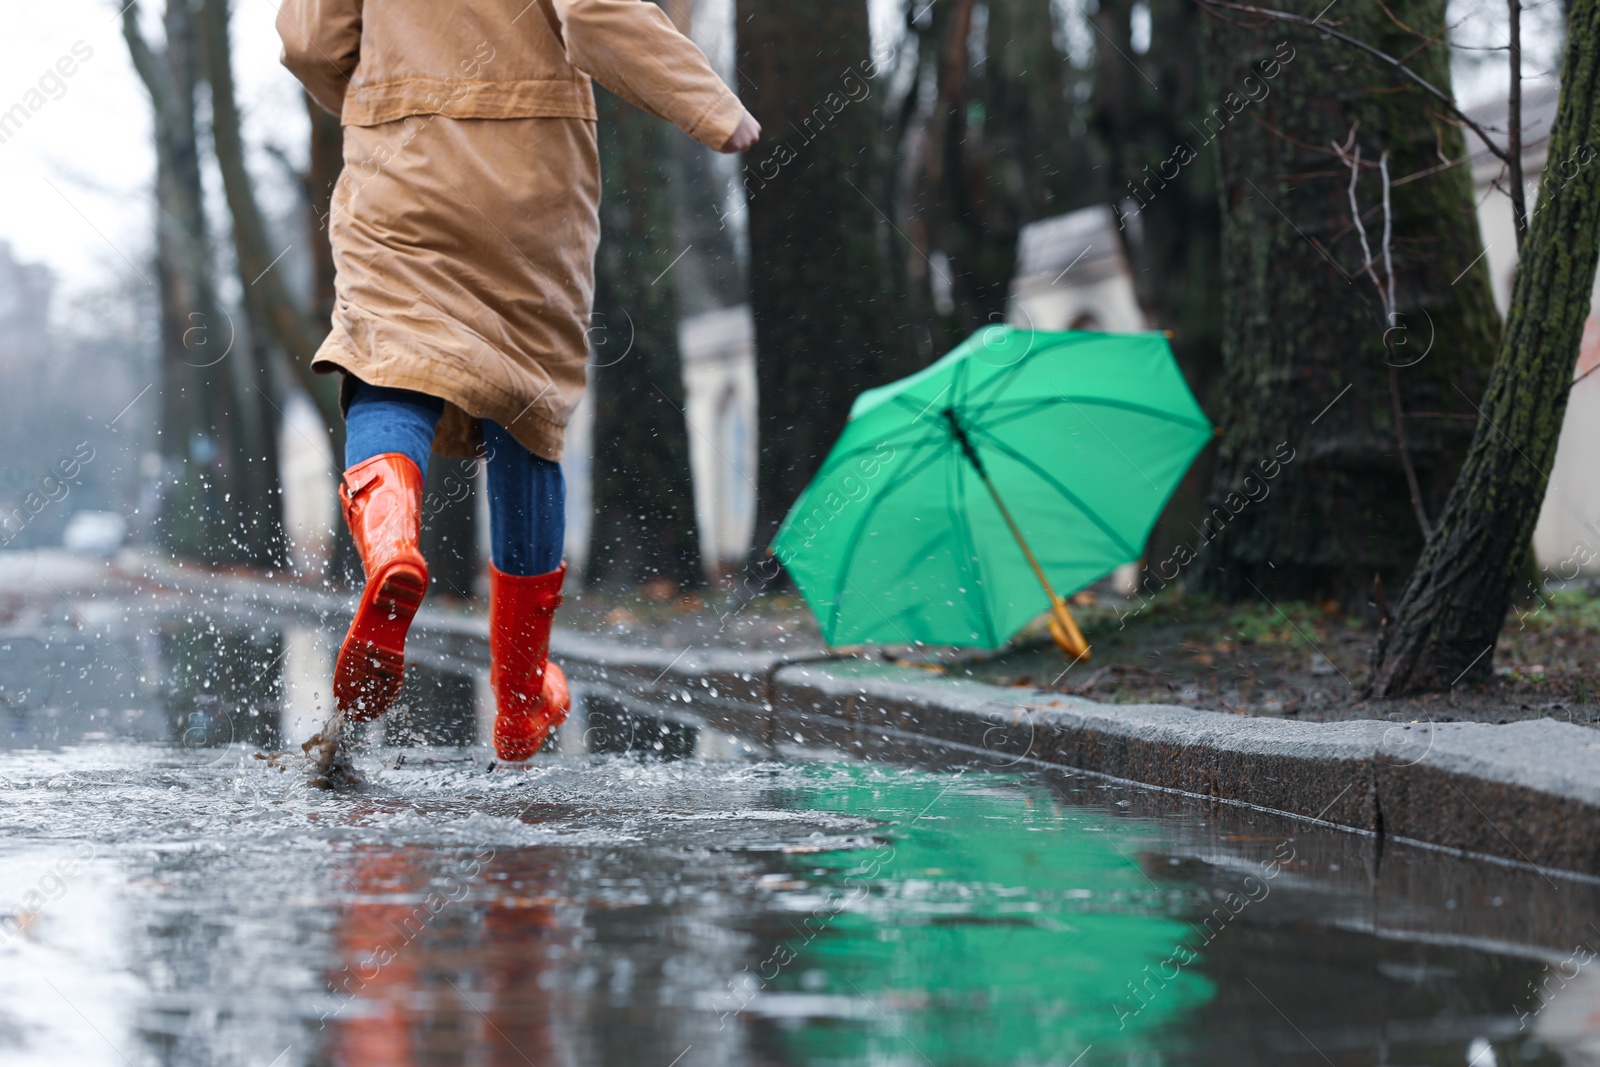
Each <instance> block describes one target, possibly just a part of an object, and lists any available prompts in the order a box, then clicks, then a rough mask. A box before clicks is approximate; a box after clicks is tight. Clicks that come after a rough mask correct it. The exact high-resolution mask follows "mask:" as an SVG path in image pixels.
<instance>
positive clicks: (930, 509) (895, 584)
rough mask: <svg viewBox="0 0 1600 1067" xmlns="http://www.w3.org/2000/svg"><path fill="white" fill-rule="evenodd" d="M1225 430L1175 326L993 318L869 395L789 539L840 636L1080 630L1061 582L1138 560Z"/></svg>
mask: <svg viewBox="0 0 1600 1067" xmlns="http://www.w3.org/2000/svg"><path fill="white" fill-rule="evenodd" d="M1210 436H1211V425H1210V423H1209V422H1207V421H1206V417H1205V415H1204V413H1203V412H1201V410H1200V407H1199V405H1198V404H1196V403H1195V399H1194V396H1193V394H1191V393H1190V392H1189V387H1188V386H1187V385H1185V384H1184V380H1183V376H1182V375H1181V374H1180V373H1179V372H1178V367H1177V364H1176V362H1175V361H1174V360H1173V358H1172V350H1171V348H1169V347H1168V345H1167V340H1166V338H1165V337H1164V336H1163V335H1161V334H1159V333H1137V334H1109V333H1085V332H1071V333H1040V332H1035V331H1028V330H1015V329H1011V328H1010V327H998V326H997V327H990V328H987V329H984V330H980V331H979V332H977V333H976V334H974V335H972V336H971V337H969V338H967V340H965V341H964V342H962V343H961V345H960V346H959V347H957V348H956V349H955V350H954V351H953V352H951V353H950V354H948V355H947V356H945V357H944V358H943V359H941V360H939V361H938V362H937V363H934V364H933V365H932V366H930V367H927V368H925V369H923V370H921V371H919V372H918V373H916V374H913V375H911V376H910V377H909V378H903V379H901V380H900V381H898V382H893V383H891V384H889V385H886V386H883V387H881V388H878V389H870V390H868V391H867V392H865V393H862V394H861V395H860V396H859V397H857V398H856V402H855V404H854V406H853V407H852V408H851V410H850V421H849V423H848V424H847V425H846V426H845V429H844V433H843V434H841V435H840V437H839V440H838V441H837V442H836V443H835V444H834V446H833V451H832V452H830V453H829V454H828V458H827V460H826V461H825V462H824V463H823V465H822V469H821V470H820V471H819V472H818V474H817V476H816V478H815V479H814V480H813V481H812V483H811V484H810V485H809V486H808V487H807V488H806V491H805V492H804V493H802V494H801V496H800V499H799V500H798V501H796V502H795V505H794V508H793V510H791V511H790V512H789V516H788V518H786V519H785V520H784V523H783V527H782V529H780V530H779V531H778V536H777V538H776V540H774V541H773V544H772V550H773V552H774V553H775V554H776V555H777V557H778V558H779V559H780V560H781V561H782V562H783V565H784V567H785V568H787V569H788V571H789V573H790V574H791V575H792V576H793V577H794V580H795V583H796V584H797V585H798V586H799V587H800V591H801V593H802V594H803V595H804V596H805V598H806V602H807V603H808V604H809V605H810V606H811V610H812V611H813V612H814V613H815V614H816V616H817V621H818V623H819V625H820V626H821V629H822V635H823V637H824V638H825V639H826V640H827V642H828V643H829V644H830V645H835V646H837V645H848V644H867V643H887V644H899V643H911V642H916V641H920V642H924V643H927V644H941V645H979V646H982V647H985V648H998V647H999V646H1001V645H1002V644H1004V643H1005V642H1006V641H1007V640H1009V639H1010V638H1011V637H1012V636H1013V635H1014V634H1015V633H1016V632H1017V631H1018V630H1020V629H1021V628H1022V627H1023V626H1024V625H1026V624H1027V623H1028V621H1029V620H1030V619H1032V618H1034V617H1035V616H1037V615H1038V614H1039V613H1040V612H1041V611H1044V610H1053V611H1054V618H1053V620H1052V629H1053V630H1058V631H1059V630H1065V629H1067V628H1069V627H1070V628H1071V631H1072V632H1075V630H1076V628H1075V627H1071V620H1070V616H1067V615H1066V611H1065V607H1064V606H1063V605H1061V601H1060V598H1059V597H1058V596H1056V594H1055V590H1058V589H1059V590H1063V591H1065V592H1066V593H1068V594H1070V593H1072V592H1076V591H1077V590H1079V589H1082V588H1083V587H1084V586H1086V585H1089V584H1090V583H1092V582H1094V581H1096V580H1097V579H1099V578H1101V577H1103V576H1104V575H1106V574H1108V573H1110V571H1111V570H1113V569H1114V568H1115V567H1117V566H1118V565H1119V564H1122V563H1127V562H1129V561H1131V560H1135V559H1138V558H1139V556H1140V555H1141V553H1142V551H1143V548H1144V543H1145V539H1146V538H1147V537H1148V536H1149V534H1150V527H1151V526H1152V525H1153V524H1154V523H1155V520H1156V517H1157V516H1158V515H1159V514H1160V513H1161V509H1162V507H1163V506H1164V505H1165V504H1166V502H1167V498H1168V497H1170V496H1171V495H1172V491H1173V490H1174V489H1175V488H1176V487H1177V485H1178V481H1179V479H1181V478H1182V477H1183V473H1184V471H1186V470H1187V469H1188V467H1189V464H1190V463H1191V462H1192V461H1193V460H1194V457H1195V456H1196V455H1197V454H1198V453H1199V452H1200V449H1201V448H1202V447H1204V445H1205V443H1206V441H1207V439H1209V438H1210ZM1030 546H1031V547H1030ZM1052 587H1053V588H1052ZM1067 636H1069V635H1068V634H1064V633H1061V632H1057V633H1056V637H1057V641H1058V642H1061V643H1063V647H1067V642H1066V641H1065V638H1066V637H1067ZM1078 641H1079V642H1081V637H1080V638H1078Z"/></svg>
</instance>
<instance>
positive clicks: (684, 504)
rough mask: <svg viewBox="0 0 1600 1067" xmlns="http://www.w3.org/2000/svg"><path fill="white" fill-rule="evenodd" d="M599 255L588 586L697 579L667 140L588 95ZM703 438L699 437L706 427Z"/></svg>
mask: <svg viewBox="0 0 1600 1067" xmlns="http://www.w3.org/2000/svg"><path fill="white" fill-rule="evenodd" d="M595 97H596V101H597V105H598V107H599V111H600V124H599V136H600V164H601V175H602V189H601V202H600V251H599V255H598V257H597V259H596V263H595V314H594V322H593V327H592V329H591V331H590V339H591V348H592V350H593V356H592V358H591V361H590V374H591V388H592V389H593V391H594V392H593V396H594V412H595V416H594V449H593V460H592V462H591V466H590V470H591V479H592V485H593V500H594V519H593V522H592V525H591V526H590V530H591V533H590V536H589V562H588V573H587V574H586V576H585V578H586V581H588V582H589V583H591V584H602V585H612V586H625V585H638V584H640V583H644V582H649V581H652V580H655V579H666V580H667V581H669V582H671V583H673V584H674V585H676V586H679V587H684V586H696V585H701V584H703V583H704V581H705V571H704V569H703V567H702V566H701V561H700V538H699V531H698V529H697V527H696V525H695V511H694V488H693V483H692V481H691V478H690V473H689V436H688V435H689V432H690V430H689V426H688V422H687V417H686V415H685V398H684V386H683V361H682V358H681V356H680V353H679V351H678V315H677V305H676V301H675V300H674V298H673V279H672V277H671V272H672V268H673V260H674V258H675V257H676V256H677V255H678V254H679V252H681V251H682V250H681V249H677V248H674V247H673V245H674V241H673V234H674V229H675V227H674V224H673V222H674V219H673V211H672V190H671V186H670V184H669V173H670V153H671V142H670V138H672V137H675V136H680V135H679V134H676V133H675V132H674V131H673V130H672V128H671V127H670V126H668V125H667V124H666V123H664V122H662V121H661V120H660V119H658V118H656V117H654V116H652V115H647V114H645V113H644V112H643V111H640V110H638V109H637V108H635V107H633V106H631V105H629V104H627V103H624V102H623V101H621V100H619V99H618V98H616V97H615V96H612V95H611V94H610V93H607V92H605V91H604V90H602V89H599V88H596V90H595ZM707 430H708V432H709V428H707Z"/></svg>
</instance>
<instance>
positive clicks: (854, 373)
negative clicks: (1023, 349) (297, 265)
mask: <svg viewBox="0 0 1600 1067" xmlns="http://www.w3.org/2000/svg"><path fill="white" fill-rule="evenodd" d="M735 7H736V27H737V34H738V67H739V71H740V73H741V75H742V78H743V80H742V82H741V84H740V85H739V86H738V87H737V88H738V89H739V91H740V94H741V96H742V97H743V99H744V101H745V104H746V106H747V107H748V108H749V109H750V111H751V113H752V114H754V115H755V116H756V118H757V119H758V120H759V121H760V122H761V125H762V128H763V131H764V132H763V135H762V140H761V143H759V144H758V145H756V147H755V148H754V149H753V150H752V151H751V152H750V153H748V154H747V155H746V157H745V159H744V166H743V167H742V168H741V169H740V171H739V181H740V183H741V184H742V186H743V188H744V196H745V200H746V202H747V204H748V209H749V235H750V307H751V310H752V312H753V314H754V316H755V325H756V382H757V388H758V390H759V394H760V399H759V405H760V412H759V418H758V427H757V430H758V438H759V456H760V458H759V461H758V465H757V470H758V478H757V492H756V527H755V538H754V552H755V554H756V555H758V556H764V555H765V551H766V546H767V545H768V544H769V543H770V542H771V540H772V538H773V535H774V534H776V533H777V530H778V526H779V524H780V523H781V522H782V521H783V517H784V515H785V514H786V513H787V512H788V509H789V506H790V505H791V504H792V503H793V502H794V500H795V499H796V498H797V497H798V496H799V495H800V492H801V491H802V490H803V489H804V488H805V486H806V484H807V483H808V482H809V481H810V480H811V476H812V475H813V474H814V473H815V472H816V470H817V468H818V466H820V465H821V462H822V459H823V457H825V456H826V455H827V453H828V449H829V448H830V447H832V445H833V442H834V439H835V438H836V437H837V436H838V435H839V431H840V430H841V429H842V428H843V427H844V424H845V419H846V416H847V415H848V414H849V411H850V403H851V401H852V400H854V398H855V396H856V394H857V393H859V392H861V391H862V390H863V389H866V388H868V387H870V386H874V385H882V384H883V383H884V382H887V381H891V380H893V379H894V378H895V377H897V376H899V375H900V374H901V373H904V371H905V370H906V369H907V368H906V367H905V366H904V365H903V364H901V363H899V362H897V361H896V360H895V359H893V358H891V357H890V355H889V344H888V340H889V330H888V321H889V319H888V316H889V313H890V308H889V306H888V305H889V303H890V300H889V297H888V296H887V295H886V293H885V286H884V279H885V269H884V244H880V241H881V242H884V243H886V242H889V241H896V242H897V241H900V240H901V238H899V237H898V236H896V235H895V234H894V232H893V231H892V230H889V229H888V228H887V227H886V226H884V225H883V223H882V219H883V216H882V215H881V214H880V212H879V207H878V206H874V203H873V202H872V201H870V200H869V197H871V195H872V192H873V183H872V177H873V145H874V143H875V138H876V135H877V105H876V100H875V99H874V98H873V97H872V96H871V93H873V92H876V88H875V87H873V86H871V85H870V83H869V81H868V79H867V76H866V73H864V71H866V72H872V71H873V69H874V68H873V53H872V36H871V33H870V31H869V27H868V24H867V4H866V0H833V2H829V3H823V4H802V3H794V2H793V0H738V2H737V3H736V5H735Z"/></svg>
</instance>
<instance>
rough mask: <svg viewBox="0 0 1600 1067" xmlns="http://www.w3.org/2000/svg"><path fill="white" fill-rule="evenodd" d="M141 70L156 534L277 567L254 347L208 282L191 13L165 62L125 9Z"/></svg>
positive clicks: (229, 559)
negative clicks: (153, 298)
mask: <svg viewBox="0 0 1600 1067" xmlns="http://www.w3.org/2000/svg"><path fill="white" fill-rule="evenodd" d="M122 18H123V22H122V28H123V37H124V40H125V41H126V42H127V45H128V50H129V55H130V58H131V59H132V60H133V65H134V69H135V70H136V72H137V73H138V74H139V77H140V80H141V81H142V82H143V83H144V85H145V87H146V89H147V90H148V91H149V93H150V97H151V102H152V107H153V114H154V128H155V139H156V158H157V173H156V197H157V241H156V245H157V259H158V263H157V270H158V276H159V280H160V286H161V305H162V398H163V412H162V416H163V417H162V433H161V440H162V454H163V457H164V458H165V459H166V466H167V471H168V475H169V477H170V478H171V483H170V485H169V486H168V489H167V496H166V500H165V503H164V514H163V515H162V516H161V519H160V521H159V524H158V527H159V530H160V532H161V536H162V539H163V541H164V542H165V544H166V545H167V547H168V548H170V549H171V550H172V551H173V552H175V553H177V554H178V555H181V556H184V557H187V558H191V559H196V560H199V561H201V562H207V563H252V564H256V565H260V566H268V567H277V566H282V565H283V563H284V561H285V558H286V552H285V543H284V538H283V523H282V498H281V496H280V493H279V490H278V478H277V448H276V446H277V441H276V436H275V434H273V433H272V432H271V431H270V426H271V420H270V419H269V418H267V417H266V416H265V415H264V414H263V410H262V409H263V403H262V395H261V394H260V393H258V392H257V391H256V390H255V389H253V388H252V385H253V384H256V375H255V373H254V371H255V368H254V366H253V359H254V356H253V353H252V351H251V343H252V341H251V338H250V337H249V336H248V335H247V334H246V335H244V336H241V331H240V330H239V329H238V328H237V324H236V323H235V322H234V321H233V319H232V317H231V316H229V315H227V314H226V313H225V312H224V311H223V309H222V306H221V302H220V300H219V299H218V296H217V292H216V288H215V285H214V283H213V280H212V278H213V270H214V268H213V264H212V259H211V246H210V241H209V238H208V233H209V231H208V228H207V220H206V213H205V206H204V199H203V194H202V190H201V179H200V150H199V139H198V137H197V131H196V123H195V95H196V92H197V89H198V87H199V84H200V81H201V74H200V70H201V63H200V59H199V55H200V47H199V42H198V40H197V31H198V27H197V25H196V18H195V11H194V9H193V8H192V7H191V6H190V4H189V3H188V2H187V0H170V2H169V3H168V4H167V8H166V13H165V19H164V21H165V28H166V37H167V44H166V48H165V50H164V51H163V52H162V53H160V54H158V53H156V52H155V51H153V50H152V49H151V48H150V47H149V44H148V43H147V42H146V41H145V39H144V37H143V35H142V34H141V32H140V30H139V25H138V19H139V11H138V5H137V4H129V5H128V6H127V7H126V8H125V9H124V10H123V12H122Z"/></svg>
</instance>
